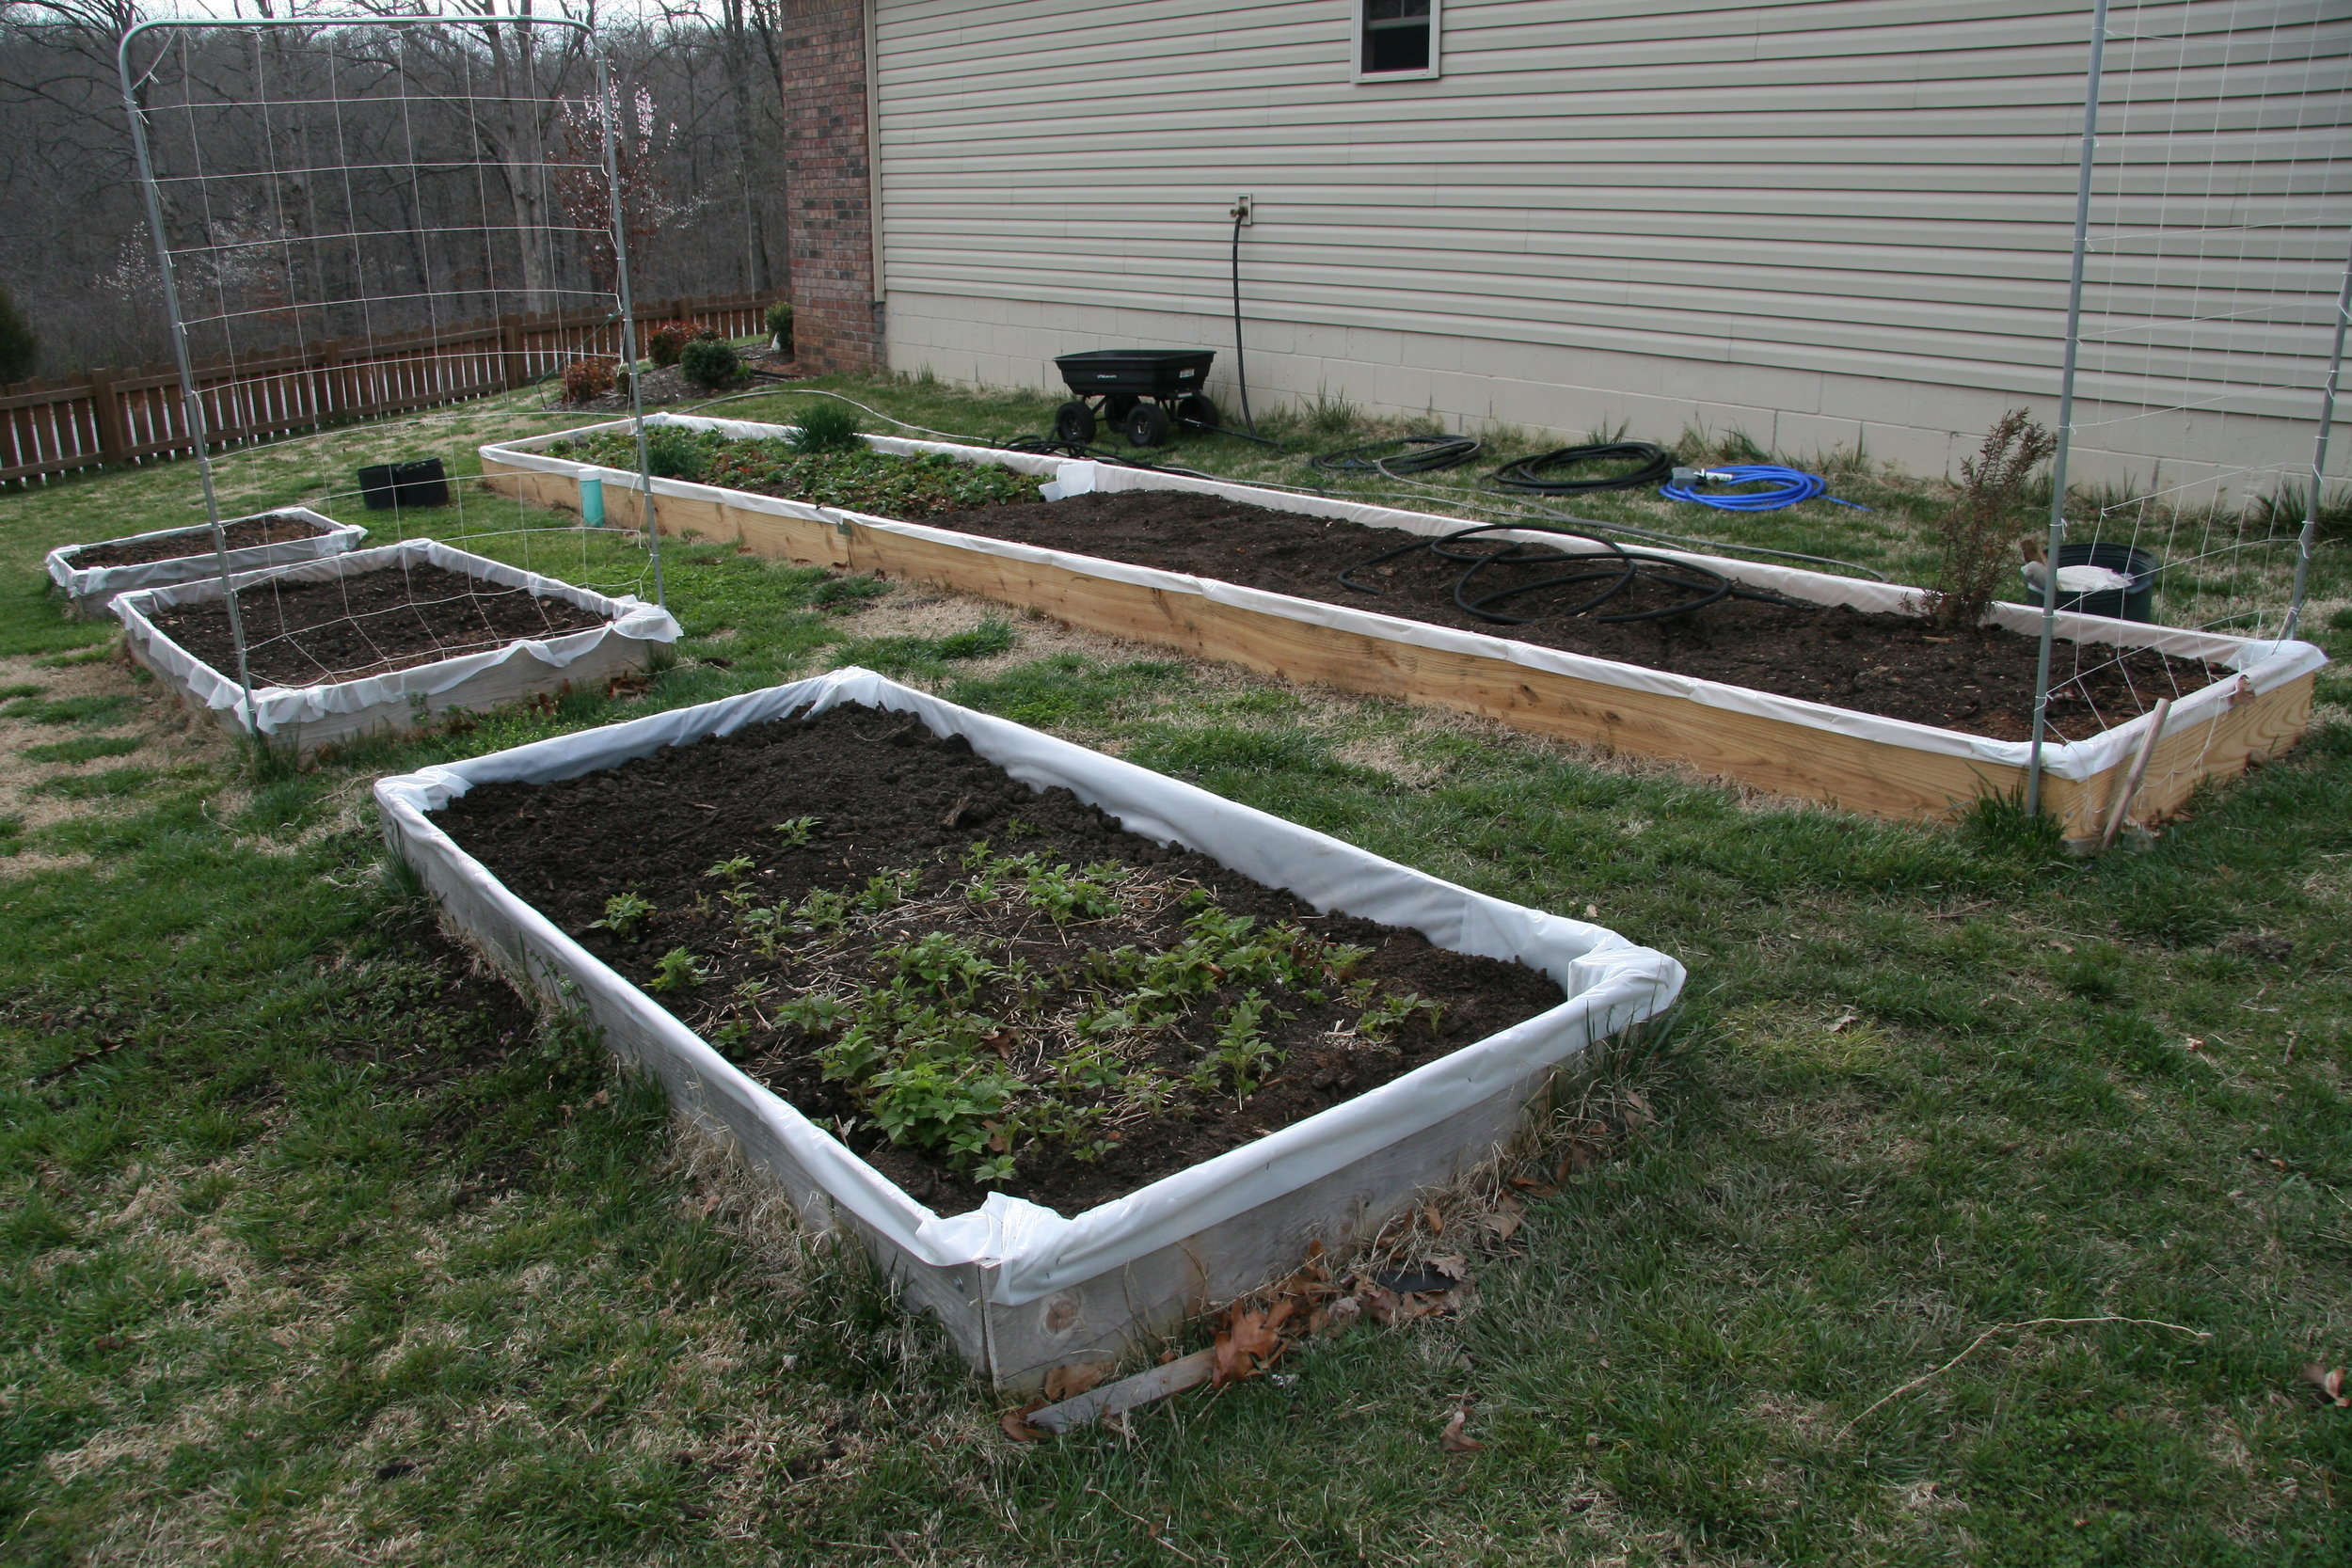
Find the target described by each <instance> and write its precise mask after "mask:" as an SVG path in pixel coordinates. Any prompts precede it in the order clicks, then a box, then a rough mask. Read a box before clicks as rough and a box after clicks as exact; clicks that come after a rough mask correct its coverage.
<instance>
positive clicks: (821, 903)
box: [792, 888, 850, 931]
mask: <svg viewBox="0 0 2352 1568" xmlns="http://www.w3.org/2000/svg"><path fill="white" fill-rule="evenodd" d="M792 918H793V920H794V921H795V922H797V923H798V924H799V925H800V926H802V927H803V928H805V929H807V930H810V931H837V930H839V929H840V928H841V927H844V926H846V925H848V924H849V922H850V900H849V898H848V896H847V895H844V894H839V893H834V892H833V891H832V890H831V889H828V888H818V889H816V890H815V891H814V892H812V893H810V894H809V895H808V896H807V897H805V898H803V899H802V900H801V901H800V903H799V904H798V905H797V906H796V907H795V908H794V909H793V911H792Z"/></svg>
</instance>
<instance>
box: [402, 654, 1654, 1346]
mask: <svg viewBox="0 0 2352 1568" xmlns="http://www.w3.org/2000/svg"><path fill="white" fill-rule="evenodd" d="M376 797H377V800H378V801H379V802H380V803H381V805H382V806H383V813H384V822H385V830H386V832H387V834H388V836H389V839H390V841H391V843H392V846H393V847H394V849H395V850H396V851H397V852H398V853H400V854H402V855H403V856H404V857H405V858H406V860H407V861H408V863H410V864H411V865H413V866H415V867H416V868H417V870H418V871H419V872H420V874H421V875H422V877H423V878H424V879H425V881H426V883H427V884H428V886H430V887H431V888H432V889H433V891H434V894H435V895H436V896H437V898H438V899H439V900H440V902H441V906H442V909H443V911H444V912H445V915H446V916H447V918H448V919H449V920H450V922H451V923H452V924H453V925H454V926H455V927H457V928H458V929H460V930H461V931H462V932H463V933H465V934H466V935H467V936H468V937H469V938H470V939H471V940H472V941H473V942H476V943H477V944H478V945H479V946H481V947H482V948H483V950H484V951H485V952H486V953H488V954H489V955H490V956H491V957H492V958H494V959H495V960H496V961H497V962H499V963H500V965H501V967H502V968H503V969H504V970H505V971H506V972H507V973H508V974H510V975H513V976H515V977H516V978H517V979H519V980H522V981H525V982H527V983H528V984H529V985H530V986H532V988H534V989H535V990H538V991H540V992H542V993H543V994H545V995H546V996H548V998H549V999H550V1000H552V1001H555V1002H557V1003H558V1004H560V1005H562V1006H567V1007H576V1008H579V1009H580V1010H581V1011H583V1012H584V1013H585V1014H586V1015H587V1017H588V1018H589V1019H590V1020H591V1021H592V1022H594V1023H595V1024H596V1025H597V1026H598V1027H600V1028H601V1029H602V1031H603V1033H604V1037H605V1038H606V1040H607V1042H608V1044H610V1045H611V1046H612V1048H613V1049H614V1050H615V1051H616V1052H619V1053H622V1054H623V1055H624V1056H626V1057H628V1058H630V1059H632V1060H634V1061H637V1062H639V1063H641V1064H642V1065H643V1066H644V1068H645V1069H647V1070H649V1071H650V1072H652V1073H653V1074H655V1075H656V1076H657V1077H659V1078H660V1080H661V1081H662V1082H663V1083H664V1084H665V1085H667V1086H668V1088H669V1090H670V1092H671V1094H672V1096H673V1098H674V1100H675V1101H676V1103H677V1104H678V1105H679V1106H680V1107H681V1108H682V1109H684V1110H686V1111H687V1112H689V1113H690V1114H691V1115H692V1116H693V1117H695V1118H696V1119H698V1120H699V1121H701V1122H703V1123H704V1124H706V1125H707V1126H710V1127H712V1128H713V1129H714V1130H718V1131H722V1132H724V1133H726V1134H727V1135H729V1136H730V1137H731V1138H733V1140H734V1141H735V1142H736V1143H737V1144H738V1146H739V1148H741V1149H742V1151H743V1152H744V1153H745V1154H746V1155H747V1156H748V1157H749V1158H750V1159H752V1160H753V1162H754V1163H755V1164H758V1165H759V1166H761V1167H762V1168H764V1169H766V1170H767V1171H768V1172H769V1173H770V1174H771V1175H772V1176H774V1177H775V1178H776V1179H777V1180H779V1181H780V1182H781V1183H782V1185H783V1186H784V1188H785V1190H786V1191H787V1193H788V1194H789V1195H790V1196H791V1197H792V1199H793V1201H794V1202H795V1204H796V1205H797V1206H798V1208H799V1210H800V1212H802V1213H803V1215H804V1216H805V1217H806V1218H807V1219H808V1220H809V1221H810V1222H811V1223H814V1224H819V1225H832V1224H846V1225H847V1226H848V1227H850V1229H851V1230H853V1231H854V1232H855V1233H856V1234H857V1235H859V1236H860V1237H861V1238H862V1239H863V1240H864V1241H865V1243H866V1245H867V1246H868V1247H869V1248H870V1249H871V1251H872V1253H873V1255H874V1257H875V1258H876V1259H877V1260H878V1261H879V1262H881V1263H882V1265H883V1267H884V1268H885V1269H886V1270H887V1271H888V1273H889V1274H890V1275H891V1276H892V1277H893V1278H894V1279H895V1280H897V1281H898V1283H899V1284H900V1286H901V1287H902V1288H903V1289H904V1291H906V1293H907V1294H908V1296H909V1297H910V1298H911V1299H912V1300H914V1302H916V1303H918V1304H920V1305H921V1306H923V1307H927V1308H929V1309H930V1310H932V1311H934V1312H936V1313H937V1314H938V1315H939V1317H940V1318H941V1321H942V1322H943V1323H945V1324H946V1327H947V1330H948V1332H949V1334H950V1335H951V1336H952V1337H953V1338H954V1339H955V1340H956V1342H957V1343H958V1344H959V1346H961V1348H962V1350H963V1351H964V1353H965V1354H967V1355H968V1356H970V1357H971V1359H972V1360H973V1362H974V1363H975V1364H976V1365H977V1366H978V1367H980V1368H981V1369H982V1370H985V1371H986V1372H988V1373H989V1374H990V1375H991V1376H993V1378H994V1379H996V1381H998V1382H999V1383H1001V1384H1004V1385H1007V1386H1029V1385H1033V1384H1034V1383H1036V1382H1037V1381H1038V1380H1039V1379H1040V1378H1041V1377H1042V1375H1043V1374H1044V1372H1045V1371H1046V1370H1048V1369H1049V1368H1052V1367H1054V1366H1057V1365H1062V1364H1066V1363H1070V1362H1073V1361H1084V1360H1101V1359H1108V1358H1115V1357H1118V1356H1120V1355H1123V1354H1127V1353H1129V1352H1132V1351H1135V1350H1137V1349H1141V1348H1144V1346H1145V1345H1147V1344H1148V1343H1149V1342H1150V1341H1151V1340H1152V1337H1153V1336H1155V1335H1158V1334H1160V1333H1163V1332H1165V1331H1167V1330H1168V1329H1170V1328H1172V1327H1173V1326H1175V1325H1176V1324H1177V1323H1180V1322H1181V1321H1182V1320H1183V1319H1184V1317H1185V1316H1187V1315H1188V1314H1189V1313H1191V1312H1194V1311H1197V1310H1199V1309H1200V1307H1204V1306H1206V1305H1208V1304H1210V1303H1213V1302H1216V1301H1219V1300H1223V1299H1225V1298H1227V1297H1230V1296H1232V1295H1234V1294H1237V1293H1239V1292H1241V1291H1247V1290H1249V1289H1252V1288H1254V1287H1256V1286H1257V1285H1260V1284H1263V1282H1265V1281H1266V1280H1268V1279H1270V1278H1273V1277H1276V1276H1278V1275H1280V1274H1282V1273H1284V1272H1286V1271H1288V1270H1289V1269H1290V1268H1292V1267H1294V1266H1295V1265H1296V1264H1297V1263H1298V1262H1299V1261H1300V1260H1301V1259H1304V1258H1305V1257H1306V1256H1307V1254H1308V1252H1309V1249H1310V1247H1311V1243H1316V1242H1320V1243H1322V1244H1323V1245H1324V1246H1325V1247H1326V1248H1327V1249H1330V1250H1333V1251H1344V1250H1345V1249H1346V1248H1347V1247H1348V1246H1349V1245H1350V1244H1351V1243H1353V1242H1355V1241H1357V1240H1359V1239H1362V1238H1365V1237H1368V1236H1369V1235H1371V1234H1372V1233H1374V1232H1375V1231H1376V1230H1377V1228H1378V1227H1379V1226H1380V1224H1381V1223H1383V1222H1384V1221H1385V1220H1386V1219H1388V1218H1389V1217H1391V1215H1393V1214H1394V1213H1396V1212H1399V1211H1400V1210H1401V1209H1402V1207H1403V1206H1404V1205H1405V1204H1406V1203H1407V1202H1409V1201H1410V1200H1411V1198H1412V1196H1413V1195H1414V1194H1415V1193H1416V1192H1417V1191H1420V1190H1422V1189H1423V1188H1424V1187H1426V1186H1427V1185H1429V1184H1430V1183H1433V1182H1437V1181H1442V1180H1446V1179H1448V1178H1449V1177H1451V1176H1453V1175H1455V1174H1457V1173H1459V1172H1461V1171H1462V1170H1464V1169H1465V1168H1468V1167H1471V1166H1475V1165H1478V1164H1482V1163H1484V1162H1485V1161H1486V1160H1487V1159H1489V1158H1490V1157H1491V1156H1492V1155H1493V1154H1494V1153H1495V1151H1496V1150H1497V1148H1499V1146H1501V1145H1502V1144H1504V1143H1507V1142H1508V1141H1509V1140H1510V1139H1511V1138H1512V1137H1513V1136H1514V1135H1515V1134H1516V1133H1517V1132H1518V1130H1519V1129H1520V1128H1521V1126H1522V1125H1523V1121H1524V1117H1525V1116H1526V1113H1527V1108H1528V1106H1529V1105H1530V1103H1531V1101H1534V1100H1535V1099H1536V1098H1537V1097H1538V1096H1539V1095H1540V1093H1541V1091H1542V1089H1543V1088H1544V1086H1545V1085H1546V1084H1547V1083H1548V1082H1549V1077H1550V1075H1551V1073H1552V1072H1553V1071H1554V1070H1555V1069H1558V1068H1559V1067H1560V1066H1561V1065H1563V1064H1565V1063H1566V1062H1569V1061H1571V1060H1572V1059H1574V1058H1575V1057H1576V1056H1577V1055H1578V1054H1579V1053H1581V1051H1582V1050H1583V1049H1584V1048H1585V1047H1586V1046H1587V1045H1589V1044H1590V1043H1592V1042H1593V1041H1595V1040H1597V1039H1600V1038H1602V1037H1606V1036H1609V1035H1611V1034H1613V1033H1616V1032H1618V1031H1620V1030H1622V1029H1624V1028H1627V1027H1629V1026H1630V1025H1631V1024H1633V1023H1635V1022H1640V1021H1641V1020H1644V1019H1646V1018H1649V1017H1653V1016H1655V1015H1656V1014H1657V1013H1658V1012H1659V1011H1660V1010H1661V1009H1662V1008H1664V1007H1665V1006H1668V1005H1670V1004H1671V1003H1672V1001H1673V1000H1674V998H1675V996H1676V994H1677V991H1678V990H1679V987H1680V985H1681V981H1682V971H1681V968H1680V966H1679V965H1677V964H1676V963H1675V962H1674V961H1673V960H1672V959H1670V958H1666V957H1664V956H1663V955H1661V954H1658V953H1655V952H1652V951H1650V950H1648V949H1646V948H1641V947H1636V946H1634V945H1632V944H1631V943H1629V942H1626V941H1625V940H1624V939H1623V938H1621V937H1617V936H1615V935H1613V933H1610V932H1607V931H1604V930H1601V929H1600V928H1598V927H1593V926H1589V925H1585V924H1582V923H1580V922H1576V921H1570V920H1562V919H1558V918H1556V917H1553V916H1550V915H1546V914H1543V913H1541V912H1539V911H1533V910H1527V909H1522V908H1519V907H1518V906H1514V905H1510V904H1505V903H1502V902H1500V901H1498V900H1495V899H1491V898H1487V897H1485V896H1483V895H1478V894H1474V893H1470V892H1469V891H1467V890H1465V889H1462V888H1458V887H1454V886H1453V885H1452V884H1450V883H1446V882H1441V881H1438V879H1434V878H1430V877H1427V876H1424V875H1422V874H1421V873H1419V872H1415V871H1412V870H1409V869H1407V868H1406V867H1403V866H1399V865H1396V864H1393V863H1390V862H1387V861H1383V860H1380V859H1378V858H1377V857H1375V856H1372V855H1368V854H1366V853H1364V852H1363V851H1361V850H1359V849H1356V848H1353V847H1350V846H1347V845H1344V844H1342V843H1340V842H1338V841H1336V840H1334V839H1330V838H1327V837H1326V836H1324V835H1323V834H1320V833H1316V832H1311V831H1309V830H1307V829H1304V828H1300V827H1298V826H1296V825H1295V824H1292V823H1288V822H1284V821H1281V820H1280V819H1279V818H1276V817H1271V816H1265V815H1264V814H1263V813H1259V812H1254V811H1250V810H1248V809H1247V808H1245V807H1241V806H1236V805H1234V804H1232V802H1230V801H1226V800H1219V799H1217V798H1216V797H1215V796H1212V795H1209V794H1207V793H1206V792H1204V791H1201V790H1198V789H1194V788H1192V787H1190V786H1188V785H1185V784H1178V783H1175V782H1173V781H1170V780H1168V779H1166V778H1163V777H1161V776H1159V775H1156V774H1153V773H1150V772H1148V771H1146V770H1144V769H1142V768H1136V767H1135V766H1133V765H1132V764H1128V763H1123V762H1120V761H1119V760H1117V759H1115V758H1111V757H1105V756H1103V755H1101V754H1099V753H1096V752H1088V751H1085V750H1083V749H1082V748H1079V747H1075V746H1072V745H1069V744H1067V743H1065V742H1061V741H1057V740H1054V739H1052V738H1050V737H1048V736H1042V735H1040V734H1038V733H1037V732H1035V731H1032V730H1028V729H1025V728H1023V727H1022V726H1019V725H1016V724H1010V723H1007V722H1005V721H1001V720H995V719H991V718H988V717H987V716H985V715H981V714H977V713H974V712H971V711H970V710H968V709H964V708H960V707H957V706H955V705H951V704H946V703H943V702H940V701H938V700H936V699H934V698H931V697H929V696H926V695H924V694H923V693H920V692H917V691H914V690H912V689H908V688H905V687H902V686H898V685H897V684H896V683H894V682H891V681H888V680H885V679H883V678H882V677H881V676H879V675H875V674H872V673H868V672H865V671H858V670H848V671H840V672H836V673H834V674H832V675H829V676H826V677H822V678H820V679H817V680H811V681H803V682H800V683H796V684H794V685H792V686H788V687H782V688H777V689H771V690H767V691H760V692H754V693H750V694H747V695H745V696H741V697H736V698H730V699H728V700H726V701H724V702H720V703H713V704H707V705H703V706H701V707H696V708H690V709H684V710H681V711H678V712H675V713H669V714H660V715H656V716H653V717H650V718H646V719H642V720H638V721H633V722H631V723H628V724H623V725H615V726H612V727H610V728H606V729H601V730H596V731H590V732H587V733H585V734H582V735H578V736H565V737H563V738H561V739H557V740H551V741H545V742H541V743H539V744H537V745H534V746H528V747H522V748H518V749H516V750H515V751H511V752H499V753H495V754H493V755H490V756H485V757H477V758H472V759H469V760H467V761H463V762H458V763H453V764H450V765H447V766H445V767H442V768H435V769H432V770H430V771H429V772H426V773H421V774H417V775H414V776H411V777H407V778H400V779H388V780H385V781H382V782H381V783H379V784H377V786H376ZM649 812H650V813H652V814H653V815H651V816H648V815H647V814H648V813H649ZM779 824H781V826H782V831H781V832H780V831H779ZM984 845H985V847H983V846H984ZM1357 950H1360V951H1357ZM1015 965H1022V966H1025V968H1024V969H1021V970H1014V969H1013V966H1015ZM1009 972H1010V973H1009ZM762 984H764V985H765V987H766V989H765V990H762V989H761V986H762ZM1253 992H1254V993H1255V995H1254V997H1253V995H1252V993H1253ZM1439 1002H1442V1004H1443V1010H1442V1011H1439V1012H1438V1013H1437V1015H1436V1017H1435V1019H1434V1020H1433V1019H1432V1017H1431V1009H1430V1007H1429V1006H1426V1004H1430V1003H1439ZM1283 1012H1288V1013H1291V1014H1293V1015H1294V1016H1292V1017H1290V1018H1287V1019H1284V1018H1280V1017H1279V1016H1278V1015H1279V1013H1283ZM984 1025H985V1027H984ZM1024 1194H1025V1195H1027V1196H1020V1195H1024ZM918 1195H920V1196H918ZM1040 1198H1042V1199H1050V1200H1051V1206H1050V1207H1047V1206H1045V1205H1043V1204H1041V1203H1040V1202H1038V1201H1034V1200H1036V1199H1040ZM976 1204H977V1206H976Z"/></svg>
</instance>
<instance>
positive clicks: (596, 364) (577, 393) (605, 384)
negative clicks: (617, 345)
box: [564, 359, 612, 408]
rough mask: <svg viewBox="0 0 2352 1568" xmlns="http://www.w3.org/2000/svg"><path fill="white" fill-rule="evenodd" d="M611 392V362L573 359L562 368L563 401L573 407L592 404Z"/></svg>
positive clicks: (608, 360) (607, 360) (606, 360)
mask: <svg viewBox="0 0 2352 1568" xmlns="http://www.w3.org/2000/svg"><path fill="white" fill-rule="evenodd" d="M611 390H612V360H610V359H575V360H573V361H572V362H571V363H570V364H568V365H566V366H564V402H565V403H567V404H571V405H572V406H573V407H575V408H579V407H582V406H584V405H586V404H591V403H594V402H596V399H598V398H600V397H602V396H604V394H605V393H607V392H609V391H611Z"/></svg>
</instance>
